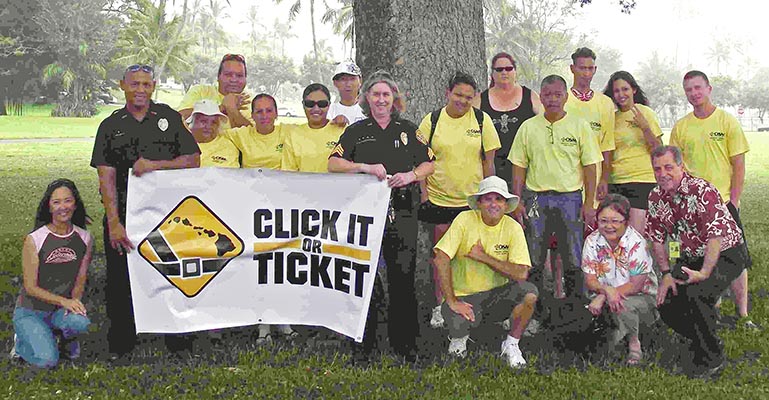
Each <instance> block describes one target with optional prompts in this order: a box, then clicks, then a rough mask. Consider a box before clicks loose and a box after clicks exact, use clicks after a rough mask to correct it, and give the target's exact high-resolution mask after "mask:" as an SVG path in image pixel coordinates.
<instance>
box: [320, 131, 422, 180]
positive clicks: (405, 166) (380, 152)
mask: <svg viewBox="0 0 769 400" xmlns="http://www.w3.org/2000/svg"><path fill="white" fill-rule="evenodd" d="M330 157H341V158H343V159H345V160H348V161H352V162H356V163H363V164H383V165H384V167H385V170H387V173H388V174H389V175H394V174H396V173H398V172H408V171H411V170H412V169H414V168H416V167H417V166H419V164H421V163H423V162H426V161H433V160H435V156H434V155H433V152H432V150H430V148H429V147H428V146H427V140H425V138H424V136H423V135H422V134H421V133H420V132H419V129H418V128H417V126H416V125H415V124H414V123H412V122H411V121H407V120H405V119H393V120H391V121H390V124H389V125H388V126H387V128H385V129H382V128H381V127H380V126H379V124H377V123H376V121H374V120H373V119H372V118H366V119H364V120H362V121H358V122H356V123H355V124H353V125H350V126H348V127H347V129H345V131H344V133H342V136H341V137H340V138H339V143H338V144H337V145H336V147H335V148H334V150H333V151H332V152H331V156H329V158H330Z"/></svg>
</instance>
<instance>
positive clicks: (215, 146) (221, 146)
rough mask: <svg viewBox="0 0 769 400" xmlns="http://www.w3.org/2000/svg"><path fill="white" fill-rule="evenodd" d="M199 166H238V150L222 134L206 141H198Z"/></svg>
mask: <svg viewBox="0 0 769 400" xmlns="http://www.w3.org/2000/svg"><path fill="white" fill-rule="evenodd" d="M198 147H200V166H201V167H227V168H239V167H240V161H239V156H240V152H239V151H238V148H237V147H235V145H234V144H232V142H230V141H229V140H227V139H226V138H224V137H223V136H216V137H215V138H214V140H212V141H210V142H208V143H198Z"/></svg>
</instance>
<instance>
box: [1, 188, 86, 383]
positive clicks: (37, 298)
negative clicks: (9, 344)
mask: <svg viewBox="0 0 769 400" xmlns="http://www.w3.org/2000/svg"><path fill="white" fill-rule="evenodd" d="M86 218H87V216H86V211H85V205H84V204H83V200H82V199H81V198H80V193H79V192H78V190H77V187H76V186H75V183H74V182H72V181H71V180H69V179H57V180H55V181H53V182H51V184H50V185H48V188H47V189H46V191H45V193H44V194H43V198H42V199H41V200H40V205H39V206H38V209H37V215H36V216H35V225H34V229H33V230H32V233H30V234H29V235H27V237H26V239H25V240H24V248H23V250H22V262H21V265H22V270H23V275H24V284H23V286H22V288H21V293H20V294H19V297H18V299H17V301H16V309H15V310H14V312H13V327H14V331H15V333H16V334H15V338H14V347H13V350H12V354H13V355H17V356H19V357H21V358H22V359H24V360H25V361H27V362H29V363H30V364H32V365H34V366H36V367H40V368H52V367H54V366H56V364H57V363H58V361H59V357H60V354H62V356H64V357H67V358H70V359H72V358H77V357H78V356H79V355H80V345H79V343H78V342H77V341H76V340H75V337H76V336H77V335H79V334H81V333H85V332H87V331H88V325H89V324H90V323H91V321H90V320H89V319H88V317H87V316H86V314H87V312H86V307H85V305H84V304H83V302H82V301H81V298H82V297H83V291H84V288H85V281H86V271H87V270H88V264H90V262H91V251H92V248H93V238H92V237H91V234H90V233H88V231H86V230H85V224H86ZM57 335H58V336H59V337H58V348H57Z"/></svg>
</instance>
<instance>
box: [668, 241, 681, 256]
mask: <svg viewBox="0 0 769 400" xmlns="http://www.w3.org/2000/svg"><path fill="white" fill-rule="evenodd" d="M668 253H669V254H670V258H678V257H681V243H679V242H669V243H668Z"/></svg>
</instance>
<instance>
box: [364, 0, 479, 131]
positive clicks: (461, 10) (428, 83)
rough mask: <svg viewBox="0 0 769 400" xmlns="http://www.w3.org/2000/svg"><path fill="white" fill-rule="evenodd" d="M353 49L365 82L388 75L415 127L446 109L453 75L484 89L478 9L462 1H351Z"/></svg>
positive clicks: (472, 2)
mask: <svg viewBox="0 0 769 400" xmlns="http://www.w3.org/2000/svg"><path fill="white" fill-rule="evenodd" d="M353 13H354V18H355V27H356V32H355V33H356V34H355V47H356V57H357V63H358V65H359V66H360V67H361V69H362V71H363V77H364V79H365V78H366V77H367V76H368V75H369V74H371V73H372V72H374V71H376V70H378V69H384V70H386V71H389V72H390V73H391V74H392V75H393V77H394V78H395V81H396V82H397V83H398V85H399V87H400V90H401V92H403V93H405V94H406V100H407V102H408V108H407V111H406V115H405V116H406V117H407V118H408V119H411V120H412V121H414V122H416V123H419V122H420V121H421V119H422V117H423V116H424V115H425V114H427V113H428V112H430V111H432V110H434V109H437V108H439V107H441V106H443V105H445V103H446V97H445V92H446V86H447V83H448V80H449V78H450V77H451V76H452V75H453V74H454V72H455V71H457V70H462V71H465V72H467V73H469V74H471V75H473V76H474V77H475V79H477V80H478V83H479V85H480V86H481V87H485V86H486V82H487V80H486V79H487V70H486V60H485V52H486V51H485V48H486V45H485V38H484V32H483V5H482V2H481V1H467V0H419V1H417V0H355V2H354V3H353Z"/></svg>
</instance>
